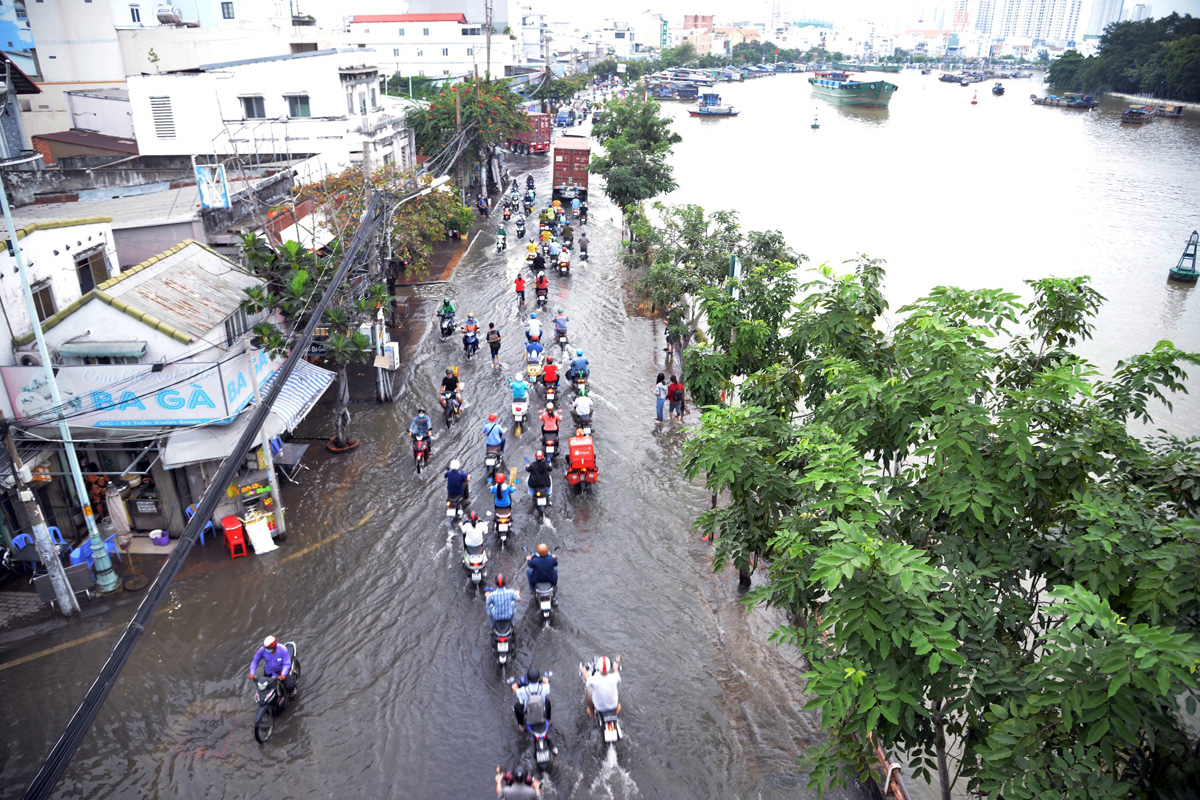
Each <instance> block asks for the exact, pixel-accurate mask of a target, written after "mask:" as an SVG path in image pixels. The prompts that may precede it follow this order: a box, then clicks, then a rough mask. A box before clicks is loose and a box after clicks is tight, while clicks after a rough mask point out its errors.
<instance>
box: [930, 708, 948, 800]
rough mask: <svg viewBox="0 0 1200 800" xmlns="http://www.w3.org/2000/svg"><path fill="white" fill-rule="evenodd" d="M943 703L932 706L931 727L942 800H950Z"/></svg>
mask: <svg viewBox="0 0 1200 800" xmlns="http://www.w3.org/2000/svg"><path fill="white" fill-rule="evenodd" d="M943 703H944V701H942V700H938V701H936V702H935V703H934V704H933V708H934V715H933V727H934V729H935V730H936V732H937V743H936V748H937V768H938V783H940V784H941V785H942V800H950V764H949V763H948V762H947V760H946V722H945V719H944V718H943V717H942V715H941V709H942V705H943Z"/></svg>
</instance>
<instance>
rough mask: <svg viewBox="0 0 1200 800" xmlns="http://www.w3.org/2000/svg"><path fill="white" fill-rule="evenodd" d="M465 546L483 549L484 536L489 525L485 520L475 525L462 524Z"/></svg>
mask: <svg viewBox="0 0 1200 800" xmlns="http://www.w3.org/2000/svg"><path fill="white" fill-rule="evenodd" d="M461 527H462V532H463V545H464V546H465V547H483V536H484V534H486V533H487V529H488V524H487V522H486V521H484V520H479V522H476V523H475V524H474V525H472V524H471V523H470V522H464V523H463V524H462V526H461Z"/></svg>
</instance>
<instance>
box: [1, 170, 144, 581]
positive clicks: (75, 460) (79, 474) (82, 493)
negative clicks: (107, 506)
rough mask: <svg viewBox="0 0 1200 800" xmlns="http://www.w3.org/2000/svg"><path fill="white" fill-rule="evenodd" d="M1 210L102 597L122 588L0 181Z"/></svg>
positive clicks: (10, 211)
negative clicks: (102, 535)
mask: <svg viewBox="0 0 1200 800" xmlns="http://www.w3.org/2000/svg"><path fill="white" fill-rule="evenodd" d="M38 158H41V155H40V154H39V155H36V156H34V157H32V158H26V159H22V160H21V161H9V162H7V165H12V164H18V163H24V162H25V161H33V160H35V159H38ZM0 210H3V212H4V222H5V223H6V224H7V226H8V246H9V247H10V248H11V250H12V254H13V258H15V259H16V261H17V272H19V273H20V275H21V290H22V292H23V293H24V295H25V311H26V313H27V314H29V321H30V323H32V325H33V336H34V338H35V339H37V344H38V355H39V356H41V359H42V371H43V373H44V375H45V377H46V384H47V385H48V386H49V387H50V402H51V403H52V404H53V410H54V413H55V415H57V416H58V430H59V434H60V435H61V436H62V441H63V451H64V452H66V454H67V463H68V464H70V466H71V477H72V478H74V482H75V494H76V496H77V497H78V498H79V503H80V505H81V506H83V521H84V523H85V524H86V525H87V532H88V541H89V542H90V543H91V545H92V558H93V559H94V560H93V564H94V566H95V570H96V587H97V588H98V589H99V590H100V592H101V593H103V594H107V593H108V592H113V591H116V590H117V589H119V588H121V587H120V586H119V585H118V584H117V575H116V573H115V572H113V568H112V561H111V560H110V559H109V557H108V547H107V546H106V545H105V544H104V540H103V539H101V538H100V531H99V530H98V529H97V528H96V520H95V518H94V517H93V516H92V504H91V502H89V500H88V493H87V486H86V485H85V484H84V482H83V471H82V470H80V468H79V456H77V455H76V454H75V441H74V440H73V439H72V438H71V426H70V424H68V422H67V419H66V417H64V416H62V409H63V404H62V397H61V396H60V395H59V392H58V381H56V380H55V378H54V364H53V363H52V362H51V361H50V350H49V349H48V348H47V347H46V337H45V335H44V334H43V333H42V321H41V319H40V318H39V317H38V315H37V308H35V307H34V304H33V290H32V289H31V288H30V287H29V268H28V267H27V266H26V264H25V254H24V253H23V252H22V250H21V243H20V242H19V241H18V240H17V228H16V225H15V224H14V223H13V218H12V210H11V209H10V208H9V205H8V192H6V191H5V189H4V183H3V181H2V180H0ZM47 536H49V533H47Z"/></svg>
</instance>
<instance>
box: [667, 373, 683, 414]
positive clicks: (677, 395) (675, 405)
mask: <svg viewBox="0 0 1200 800" xmlns="http://www.w3.org/2000/svg"><path fill="white" fill-rule="evenodd" d="M667 399H668V400H669V401H670V403H671V408H670V413H671V419H676V418H678V419H679V421H680V422H682V421H683V384H682V383H680V382H679V379H678V378H676V377H675V376H674V375H672V376H671V383H670V384H669V385H668V386H667Z"/></svg>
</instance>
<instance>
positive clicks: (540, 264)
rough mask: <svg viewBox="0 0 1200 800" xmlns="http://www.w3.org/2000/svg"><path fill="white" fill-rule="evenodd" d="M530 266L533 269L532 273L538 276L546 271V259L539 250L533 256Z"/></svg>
mask: <svg viewBox="0 0 1200 800" xmlns="http://www.w3.org/2000/svg"><path fill="white" fill-rule="evenodd" d="M530 266H531V267H533V271H534V272H535V273H537V274H539V275H540V274H541V273H542V272H543V271H544V270H545V269H546V257H545V256H544V255H542V253H541V251H540V250H539V251H538V252H537V254H536V255H534V257H533V263H532V264H531V265H530Z"/></svg>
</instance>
